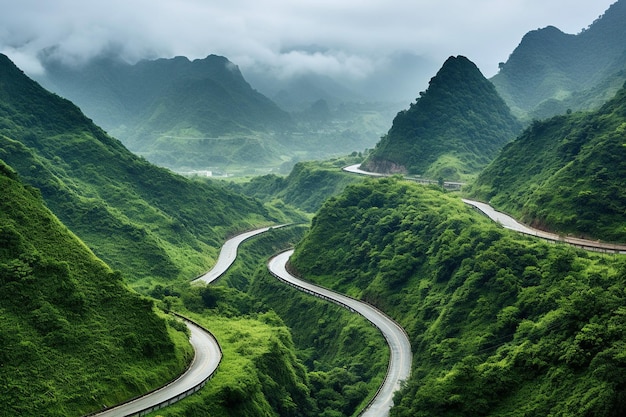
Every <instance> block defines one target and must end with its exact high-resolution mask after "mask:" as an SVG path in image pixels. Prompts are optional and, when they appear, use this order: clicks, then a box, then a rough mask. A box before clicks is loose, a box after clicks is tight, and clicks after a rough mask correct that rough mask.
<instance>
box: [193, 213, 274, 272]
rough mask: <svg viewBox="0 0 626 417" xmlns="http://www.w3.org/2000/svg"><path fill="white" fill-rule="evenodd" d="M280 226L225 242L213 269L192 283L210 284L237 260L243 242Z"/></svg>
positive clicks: (266, 228) (263, 229)
mask: <svg viewBox="0 0 626 417" xmlns="http://www.w3.org/2000/svg"><path fill="white" fill-rule="evenodd" d="M282 226H284V225H281V226H273V227H263V228H261V229H256V230H252V231H250V232H246V233H242V234H240V235H237V236H235V237H233V238H231V239H229V240H227V241H226V243H224V246H222V249H221V250H220V254H219V256H218V258H217V262H216V263H215V265H214V266H213V268H212V269H211V270H210V271H209V272H207V273H206V274H204V275H202V276H200V277H198V278H196V279H195V280H193V281H192V282H200V281H202V282H204V283H206V284H210V283H211V282H213V281H215V280H216V279H218V278H219V277H221V276H222V275H223V274H224V272H226V271H227V270H228V268H230V266H231V265H232V264H233V262H235V259H236V258H237V248H238V247H239V245H240V244H241V243H242V242H243V241H244V240H246V239H250V238H251V237H253V236H256V235H258V234H261V233H263V232H267V231H268V230H270V229H272V228H278V227H282Z"/></svg>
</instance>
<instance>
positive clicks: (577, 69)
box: [491, 0, 626, 119]
mask: <svg viewBox="0 0 626 417" xmlns="http://www.w3.org/2000/svg"><path fill="white" fill-rule="evenodd" d="M625 23H626V1H624V0H620V1H617V2H616V3H614V4H613V5H612V6H611V7H610V8H609V9H608V10H607V11H606V13H605V14H604V15H603V16H601V17H600V18H599V19H597V20H596V21H594V22H593V24H591V25H590V26H589V28H588V29H586V30H584V31H582V32H581V33H579V34H577V35H569V34H565V33H563V32H561V31H560V30H559V29H557V28H555V27H553V26H548V27H546V28H543V29H538V30H535V31H532V32H529V33H528V34H526V35H525V36H524V38H523V39H522V41H521V42H520V44H519V46H518V47H517V48H516V49H515V50H514V51H513V53H512V54H511V56H510V57H509V59H508V60H507V62H506V63H504V64H501V67H500V71H499V73H498V74H497V75H495V76H494V77H493V78H492V79H491V81H492V82H493V83H494V85H495V86H496V88H497V90H498V92H499V93H500V94H501V95H502V97H503V98H504V99H505V100H506V102H507V103H508V105H509V106H510V107H511V109H512V111H513V112H514V113H515V114H517V115H519V116H521V117H525V118H528V119H532V118H545V117H549V116H553V115H556V114H559V113H565V111H566V110H567V109H568V108H571V109H574V110H581V109H591V108H597V107H599V106H600V105H602V103H603V102H604V101H606V100H607V99H608V98H610V97H611V96H613V95H614V94H615V92H616V91H617V90H618V89H619V88H620V87H621V85H622V84H623V83H624V80H626V73H625V72H624V70H626V46H625V45H626V25H625Z"/></svg>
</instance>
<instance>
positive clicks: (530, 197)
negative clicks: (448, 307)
mask: <svg viewBox="0 0 626 417" xmlns="http://www.w3.org/2000/svg"><path fill="white" fill-rule="evenodd" d="M625 132H626V86H625V88H622V90H620V91H619V92H618V94H617V95H616V96H615V97H614V98H613V99H612V100H610V101H609V102H608V103H606V104H605V105H604V106H603V107H602V108H601V109H600V110H598V111H595V112H589V113H582V112H581V113H572V114H568V115H563V116H556V117H554V118H552V119H549V120H546V121H542V122H535V123H533V124H532V125H531V126H530V127H529V128H528V129H527V130H526V131H525V132H524V133H523V134H522V135H521V136H520V137H519V138H518V139H517V140H516V141H515V142H513V143H511V144H509V145H507V146H506V147H505V149H504V150H503V151H502V153H501V154H500V155H499V156H498V158H497V159H496V160H495V161H494V162H493V163H492V164H491V165H490V166H488V167H487V168H486V169H485V170H484V171H483V172H482V173H481V174H480V175H479V177H478V179H477V180H476V182H475V183H474V184H472V185H471V187H470V188H468V190H467V191H468V192H469V193H470V194H471V195H472V196H474V197H476V198H479V199H482V200H484V201H490V202H491V203H492V204H493V205H494V206H495V207H497V208H500V209H501V210H504V211H507V212H510V213H513V214H515V216H516V217H518V218H519V219H521V220H522V221H524V222H526V223H529V224H532V225H535V226H537V227H539V228H548V229H550V230H554V231H558V232H561V233H567V234H573V235H576V236H583V237H591V238H593V239H602V240H605V241H610V242H611V241H612V242H624V241H626V226H625V225H624V213H625V212H626V190H625V189H624V178H626V141H625V140H624V133H625Z"/></svg>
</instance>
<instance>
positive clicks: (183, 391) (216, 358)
mask: <svg viewBox="0 0 626 417" xmlns="http://www.w3.org/2000/svg"><path fill="white" fill-rule="evenodd" d="M185 324H186V325H187V327H188V328H189V329H190V330H191V337H190V339H189V341H190V342H191V345H192V346H193V348H194V350H195V356H194V359H193V361H192V362H191V365H190V366H189V368H188V369H187V371H186V372H185V373H184V374H183V375H181V376H180V377H179V378H178V379H176V380H174V381H173V382H171V383H169V384H168V385H166V386H164V387H162V388H160V389H158V390H156V391H152V392H150V393H148V394H146V395H144V396H142V397H139V398H136V399H134V400H131V401H128V402H125V403H122V404H120V405H118V406H115V407H113V408H109V409H107V410H105V411H102V412H99V413H95V414H90V415H92V416H98V417H124V416H134V415H139V413H141V412H143V411H146V410H154V409H157V408H161V407H159V405H161V404H162V405H163V406H165V405H170V404H173V403H174V402H176V401H178V400H180V399H182V398H184V397H186V396H187V395H188V394H190V393H191V392H195V390H194V389H195V388H196V387H198V388H199V387H201V386H203V384H204V383H205V382H206V381H207V380H208V379H209V378H210V377H211V376H212V375H213V373H214V372H215V370H216V369H217V366H218V365H219V363H220V361H221V359H222V351H221V350H220V347H219V345H218V344H217V340H215V337H213V335H212V334H210V333H208V332H207V331H206V330H204V329H203V328H201V327H199V326H198V325H196V324H194V323H192V322H189V321H187V320H185ZM154 407H156V408H154ZM141 415H143V414H141Z"/></svg>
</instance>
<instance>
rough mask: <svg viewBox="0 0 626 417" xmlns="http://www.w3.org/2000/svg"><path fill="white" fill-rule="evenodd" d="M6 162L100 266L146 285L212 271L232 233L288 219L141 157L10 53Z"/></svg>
mask: <svg viewBox="0 0 626 417" xmlns="http://www.w3.org/2000/svg"><path fill="white" fill-rule="evenodd" d="M0 158H2V159H4V160H5V161H6V162H7V163H8V164H9V165H11V166H12V167H13V168H14V169H16V170H17V171H18V172H19V174H20V176H21V177H22V178H23V179H24V181H26V182H27V183H29V184H30V185H32V186H35V187H37V188H39V189H40V190H41V193H42V195H43V197H44V199H45V200H46V203H47V205H48V206H49V207H50V209H51V210H52V211H53V212H54V213H56V214H57V216H58V217H59V218H60V219H61V221H63V223H64V224H66V225H67V226H68V227H69V228H70V229H71V230H72V231H73V232H74V233H76V234H77V235H79V236H80V238H81V239H82V240H83V241H85V242H86V243H87V244H88V245H89V246H90V247H91V248H92V249H93V250H94V252H95V253H96V254H97V255H98V256H99V257H100V258H101V259H103V260H104V261H105V262H107V263H108V264H109V265H111V266H112V267H113V268H115V269H119V270H121V271H122V272H124V274H125V275H126V276H127V277H128V279H129V280H131V281H135V282H136V281H138V280H140V279H143V280H144V281H146V282H144V283H143V284H142V285H149V284H150V282H149V281H151V280H154V281H156V282H160V281H166V280H172V279H176V278H180V279H188V278H189V277H190V276H194V275H195V274H198V273H200V272H203V271H205V270H207V269H209V267H210V266H211V263H212V261H213V259H214V258H215V256H216V255H217V251H218V249H219V246H220V245H221V243H222V242H223V241H224V240H225V238H226V237H227V236H228V235H230V234H233V233H236V232H238V231H242V230H246V229H249V228H251V227H254V226H257V225H262V224H271V223H275V222H284V221H285V220H287V219H286V218H285V216H284V215H283V214H282V213H281V212H280V211H279V210H276V209H272V210H270V209H268V208H267V207H264V206H263V205H262V204H261V203H260V202H259V201H258V200H254V199H251V198H247V197H244V196H242V195H239V194H235V193H233V192H231V191H228V190H226V189H224V187H222V186H220V184H219V183H200V182H195V181H192V180H189V179H185V178H183V177H180V176H178V175H175V174H173V173H171V172H170V171H167V170H165V169H162V168H157V167H155V166H153V165H151V164H149V163H148V162H147V161H146V160H144V159H142V158H139V157H136V156H135V155H133V154H131V153H130V152H129V151H128V150H126V148H124V147H123V146H122V144H121V143H120V142H119V141H117V140H115V139H113V138H111V137H110V136H107V135H106V134H105V133H104V132H103V131H102V130H100V129H99V128H97V127H96V126H95V125H93V123H92V122H91V121H90V120H89V119H87V118H86V117H84V116H83V115H82V113H81V112H80V110H79V109H78V108H77V107H75V106H74V105H72V104H71V103H70V102H68V101H66V100H63V99H61V98H59V97H58V96H56V95H53V94H51V93H48V92H47V91H45V90H43V89H42V88H41V87H40V86H39V85H38V84H36V83H35V82H33V81H31V80H30V79H28V78H27V77H26V76H24V74H23V73H22V72H21V71H20V70H19V69H17V68H16V67H15V66H14V65H13V64H12V63H11V62H10V61H9V60H8V59H7V58H6V57H4V56H1V57H0Z"/></svg>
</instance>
